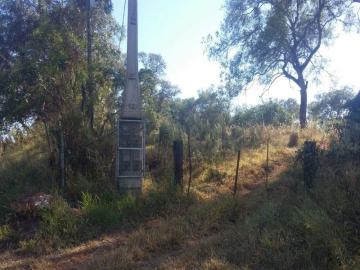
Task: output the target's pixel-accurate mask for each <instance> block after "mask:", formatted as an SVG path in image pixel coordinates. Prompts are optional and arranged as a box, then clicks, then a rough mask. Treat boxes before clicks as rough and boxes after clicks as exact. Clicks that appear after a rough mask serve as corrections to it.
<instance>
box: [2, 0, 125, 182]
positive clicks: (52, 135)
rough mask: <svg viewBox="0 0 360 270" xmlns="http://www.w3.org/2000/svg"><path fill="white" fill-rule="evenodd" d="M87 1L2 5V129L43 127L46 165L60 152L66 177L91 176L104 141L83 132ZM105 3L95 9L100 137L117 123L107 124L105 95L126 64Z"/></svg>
mask: <svg viewBox="0 0 360 270" xmlns="http://www.w3.org/2000/svg"><path fill="white" fill-rule="evenodd" d="M85 3H86V2H85V1H77V0H64V1H44V0H24V1H17V0H9V1H0V85H1V88H0V119H1V122H0V128H1V129H9V128H11V127H12V126H13V125H15V124H17V123H20V124H22V126H23V128H24V127H25V128H26V127H31V126H35V125H37V124H43V126H44V129H45V133H46V139H47V140H48V143H47V144H48V148H49V160H50V159H51V158H52V157H54V158H53V160H54V159H55V157H56V156H60V152H63V155H62V156H65V158H66V159H67V160H66V166H68V167H69V171H71V172H73V173H74V174H76V173H82V174H83V175H87V173H88V172H89V174H90V173H93V172H94V173H96V172H95V169H94V168H95V166H92V164H93V163H92V162H95V158H93V156H94V153H96V151H97V149H95V147H94V143H93V142H94V141H101V140H99V138H96V137H95V136H97V135H98V134H90V132H88V129H87V125H86V123H89V119H87V117H88V116H89V115H87V114H85V115H83V114H82V113H81V107H82V106H81V105H82V103H83V102H82V99H83V98H84V95H83V91H84V88H85V86H86V81H87V78H88V69H87V68H86V64H87V61H86V59H87V55H86V35H85V29H86V27H85V25H86V16H85ZM106 3H109V1H98V6H97V7H96V8H94V9H93V10H92V13H93V14H92V18H93V21H92V26H93V29H94V33H93V52H94V54H93V59H92V60H93V69H92V72H93V75H94V77H93V83H94V85H96V91H94V92H93V93H92V94H91V99H92V100H91V106H92V107H93V108H94V110H93V112H94V115H95V117H94V120H95V121H94V123H95V128H96V130H97V131H98V130H100V132H99V134H102V133H103V132H102V131H103V130H104V127H105V126H106V127H107V128H108V130H111V131H112V130H113V127H114V126H111V125H112V123H115V121H111V122H110V126H109V125H108V123H109V118H110V115H113V116H114V115H115V112H116V111H114V108H115V106H114V103H115V102H116V99H115V98H108V97H109V96H116V93H115V92H116V91H117V89H116V88H115V81H116V79H115V78H117V77H119V76H120V75H119V74H120V72H119V70H121V68H119V67H121V66H123V64H122V63H121V62H120V52H119V50H118V48H117V47H116V45H115V36H116V34H117V32H118V30H119V27H118V25H117V24H116V22H115V20H114V19H113V18H112V17H111V15H110V14H107V13H106V8H104V7H105V6H106V5H107V4H106ZM85 89H86V88H85ZM86 105H87V106H88V105H89V103H87V104H86ZM112 118H115V117H112ZM90 120H91V119H90ZM99 127H101V128H99ZM64 145H65V146H64ZM64 147H65V148H66V149H64ZM98 151H99V153H100V152H101V150H98ZM70 153H71V154H70ZM90 153H91V154H90ZM109 157H110V158H109V159H111V156H109ZM96 162H98V160H96ZM110 162H111V161H110ZM110 162H108V163H110ZM52 164H56V162H52ZM94 179H95V177H94Z"/></svg>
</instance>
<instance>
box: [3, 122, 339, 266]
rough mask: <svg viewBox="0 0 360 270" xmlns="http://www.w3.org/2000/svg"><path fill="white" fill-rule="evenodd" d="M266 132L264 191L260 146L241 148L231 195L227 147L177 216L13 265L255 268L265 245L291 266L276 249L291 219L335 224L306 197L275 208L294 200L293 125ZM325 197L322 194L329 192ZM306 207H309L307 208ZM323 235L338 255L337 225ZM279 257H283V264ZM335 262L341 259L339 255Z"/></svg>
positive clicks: (308, 134) (307, 135)
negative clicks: (215, 177) (116, 238)
mask: <svg viewBox="0 0 360 270" xmlns="http://www.w3.org/2000/svg"><path fill="white" fill-rule="evenodd" d="M267 132H268V134H269V136H270V138H271V140H270V166H271V172H270V177H269V180H270V183H269V185H270V189H269V191H268V192H267V191H266V190H265V185H264V180H265V179H264V176H265V171H264V164H265V160H266V147H265V145H262V146H260V147H258V148H256V149H244V150H243V151H242V157H241V168H240V183H241V186H242V188H241V190H240V192H239V196H237V197H236V198H233V197H232V196H230V194H231V192H232V188H233V181H234V176H235V166H236V160H235V158H236V157H235V153H234V155H230V156H228V157H227V158H226V159H225V160H223V161H222V162H220V163H218V164H217V165H213V166H206V167H205V169H204V170H202V171H200V172H199V173H198V177H197V178H196V179H195V181H194V186H193V188H192V193H193V194H194V195H195V196H196V197H197V199H198V200H197V203H195V204H194V205H192V206H191V207H190V208H189V209H187V211H186V212H184V213H182V214H181V215H179V212H178V211H177V214H171V211H170V212H169V213H168V215H167V216H165V217H160V218H156V220H154V221H152V222H147V223H144V224H142V225H141V226H140V227H139V228H137V229H136V230H134V231H133V232H131V233H128V234H126V237H124V238H123V239H122V240H121V241H120V242H116V243H118V244H116V245H110V249H109V248H106V245H105V244H104V242H100V244H99V242H98V243H97V244H98V248H97V249H95V250H94V251H90V252H88V253H87V252H80V253H79V254H78V256H72V257H70V258H71V260H70V264H69V263H68V264H66V263H64V261H66V258H69V257H66V254H75V255H76V252H75V251H76V250H75V249H71V250H68V252H64V253H61V254H59V256H58V258H59V260H58V261H57V263H56V264H55V263H54V260H53V257H48V256H44V257H42V258H36V259H34V258H29V259H28V260H27V261H25V262H24V261H22V262H21V263H20V264H18V265H21V264H22V265H31V266H32V267H33V268H32V269H74V268H76V269H90V270H91V269H94V270H95V269H104V270H106V269H206V270H210V269H214V270H215V269H219V270H222V269H223V270H227V269H254V267H255V268H256V267H260V266H261V265H264V264H266V263H269V262H268V261H266V260H265V261H261V260H262V259H263V258H264V256H267V255H266V254H267V253H266V252H267V250H270V251H273V252H274V253H272V254H268V255H269V256H275V257H276V256H277V257H276V258H282V259H283V260H284V265H291V263H292V262H291V256H290V255H289V254H288V253H286V252H285V253H284V254H287V256H289V258H285V257H284V256H282V257H281V256H280V255H279V254H281V252H284V251H281V250H282V249H283V248H284V247H287V246H286V245H288V244H289V242H288V241H290V240H291V239H292V238H294V237H295V236H294V235H293V234H291V232H292V230H293V228H294V226H295V227H296V226H302V223H299V224H300V225H298V223H296V220H298V219H299V220H300V221H301V222H303V221H304V222H310V223H309V224H310V225H309V226H313V227H311V228H314V233H316V232H318V230H322V229H324V226H325V227H326V226H329V225H331V226H332V225H333V226H334V228H335V227H336V226H335V225H334V224H333V223H332V221H331V219H329V217H328V215H327V213H324V212H323V211H322V210H321V209H320V208H317V207H316V204H314V203H313V201H309V202H306V203H305V204H300V205H299V206H297V207H298V208H294V209H298V212H296V213H295V214H291V213H292V210H293V208H291V209H290V208H289V209H288V208H286V207H285V208H283V207H282V205H285V206H286V205H287V204H292V203H294V201H293V200H292V197H293V192H294V189H296V188H297V187H296V185H295V183H297V182H298V179H299V175H298V173H297V171H296V170H292V169H291V168H292V167H293V166H294V164H293V157H294V155H295V154H296V153H295V152H296V150H295V149H292V148H288V147H287V144H288V140H289V137H290V135H291V134H292V133H293V132H294V131H293V130H292V129H277V130H268V131H267ZM309 139H315V140H317V141H319V142H321V145H327V141H328V139H327V137H326V136H325V135H324V134H323V133H321V132H320V131H318V130H316V129H314V128H311V129H308V130H305V131H301V132H300V133H299V144H300V145H301V144H302V143H303V142H304V141H305V140H309ZM209 171H215V172H216V171H217V172H219V175H220V176H225V177H223V178H225V179H224V181H222V179H221V178H222V177H220V178H219V179H220V181H211V179H209V177H208V176H209ZM145 186H146V189H147V190H148V189H151V183H150V181H146V185H145ZM325 198H328V195H327V196H325ZM325 198H323V199H324V200H325ZM296 199H297V198H295V200H296ZM339 200H340V199H339ZM309 209H314V211H310V210H309ZM279 213H282V214H283V215H285V216H286V215H288V216H289V218H290V219H292V220H293V222H294V223H291V224H290V225H289V227H286V226H285V227H284V226H283V225H284V224H283V223H284V220H283V219H277V214H279ZM319 213H320V214H319ZM314 215H315V217H316V216H320V219H316V218H314ZM265 221H270V224H266V223H265V224H264V225H262V222H265ZM311 222H313V223H311ZM262 226H264V228H265V230H266V231H265V233H259V230H260V229H259V228H262ZM291 226H293V227H291ZM277 228H278V229H277ZM311 232H312V231H311ZM325 233H327V234H328V235H329V236H331V237H333V238H334V239H335V240H334V242H331V243H335V244H336V245H337V246H338V247H339V248H338V249H339V253H338V254H339V256H340V255H341V256H342V255H343V253H342V248H341V245H342V242H341V241H340V242H339V241H338V240H337V239H338V238H337V237H338V234H337V231H333V230H331V229H328V230H325ZM282 234H284V235H285V236H284V237H285V238H284V240H283V242H281V241H279V240H276V241H275V240H274V237H275V238H276V237H279V236H281V235H282ZM324 237H325V236H324ZM276 239H277V238H276ZM289 239H290V240H289ZM319 239H320V240H319V241H323V240H324V241H325V240H326V239H327V238H324V239H323V238H319ZM259 241H260V242H259ZM326 241H327V240H326ZM309 243H310V244H311V243H312V242H309ZM329 243H330V242H329ZM97 244H96V243H95V242H89V244H88V245H86V247H87V248H90V249H91V247H95V246H96V245H97ZM331 245H332V244H331ZM278 251H279V252H278ZM232 252H233V253H232ZM302 252H303V253H302ZM236 254H238V255H239V254H240V255H241V256H242V258H243V260H244V261H243V263H240V262H239V261H236V259H234V258H235V257H236V256H237V255H236ZM264 254H265V255H264ZM240 255H239V256H240ZM234 256H235V257H234ZM301 256H303V258H304V260H305V262H308V260H309V256H310V255H309V254H308V253H306V252H304V251H303V250H299V258H301ZM3 258H4V259H5V258H7V260H8V262H7V263H8V265H10V264H9V263H11V259H10V258H11V255H9V257H3ZM61 258H62V259H61ZM285 259H286V260H288V261H287V262H285ZM341 260H343V258H342V257H341ZM274 265H276V263H274ZM295 265H296V264H295ZM299 265H301V264H299ZM1 267H4V264H3V265H2V266H1ZM1 267H0V268H1ZM260 268H261V267H260ZM14 269H15V268H14ZM256 269H259V268H256ZM308 269H311V268H308Z"/></svg>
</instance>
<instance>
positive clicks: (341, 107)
mask: <svg viewBox="0 0 360 270" xmlns="http://www.w3.org/2000/svg"><path fill="white" fill-rule="evenodd" d="M353 98H354V93H353V91H352V90H351V89H349V88H344V89H342V90H334V91H331V92H328V93H324V94H320V95H316V96H315V101H314V102H312V103H311V104H310V105H309V110H310V115H311V117H312V118H313V119H314V120H317V121H319V123H320V124H322V125H324V124H326V123H328V124H330V122H331V121H336V120H341V119H344V117H346V115H347V112H348V108H347V106H346V105H347V104H348V103H349V102H350V100H352V99H353Z"/></svg>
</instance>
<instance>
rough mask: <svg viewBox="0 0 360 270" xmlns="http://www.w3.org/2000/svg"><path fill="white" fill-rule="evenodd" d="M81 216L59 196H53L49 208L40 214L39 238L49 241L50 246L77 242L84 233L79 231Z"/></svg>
mask: <svg viewBox="0 0 360 270" xmlns="http://www.w3.org/2000/svg"><path fill="white" fill-rule="evenodd" d="M81 222H82V220H81V217H80V215H79V214H77V213H76V212H75V211H74V210H72V209H71V208H70V206H69V205H68V204H67V203H66V202H65V201H64V200H63V199H62V198H60V197H55V199H54V201H53V203H52V206H51V208H50V209H49V210H44V211H43V213H42V215H41V224H40V230H39V236H38V239H39V240H43V241H45V242H47V241H49V243H48V244H49V245H50V247H51V248H55V249H56V248H61V247H65V246H67V245H71V244H75V243H77V242H78V241H79V240H80V239H81V238H82V235H84V232H81V231H80V228H81Z"/></svg>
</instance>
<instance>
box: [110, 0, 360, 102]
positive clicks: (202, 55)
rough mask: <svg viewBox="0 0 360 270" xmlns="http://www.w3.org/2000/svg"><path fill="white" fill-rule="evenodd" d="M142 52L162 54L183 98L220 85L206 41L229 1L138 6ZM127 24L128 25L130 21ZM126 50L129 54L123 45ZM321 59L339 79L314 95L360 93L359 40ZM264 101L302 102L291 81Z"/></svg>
mask: <svg viewBox="0 0 360 270" xmlns="http://www.w3.org/2000/svg"><path fill="white" fill-rule="evenodd" d="M124 1H125V0H113V3H114V16H115V18H116V19H117V20H118V21H119V22H120V23H121V21H122V14H123V6H124ZM138 3H139V50H140V51H143V52H147V53H149V52H151V53H158V54H160V55H162V56H163V58H164V59H165V61H166V63H167V79H168V80H170V81H171V82H172V83H173V84H176V85H178V86H179V87H180V89H181V90H182V97H191V96H196V94H197V91H198V90H199V89H206V88H207V87H209V86H210V85H211V84H219V83H220V67H219V65H218V64H217V63H216V62H213V61H210V60H208V57H207V54H206V52H205V45H204V44H203V43H202V40H203V38H205V37H206V36H207V35H208V34H212V33H214V32H215V31H216V30H218V29H219V26H220V24H221V20H222V18H223V14H224V10H223V8H222V6H223V4H224V0H138ZM125 22H126V20H125ZM122 48H123V49H125V48H126V44H125V43H123V45H122ZM321 53H322V54H323V55H324V56H326V57H327V58H328V59H330V60H331V61H330V62H329V64H328V66H327V69H328V71H329V72H330V73H332V74H333V75H335V76H336V78H335V79H333V80H330V79H329V78H328V77H323V78H322V84H321V85H316V84H311V85H310V88H309V92H310V101H311V100H312V99H313V96H314V94H316V93H319V92H323V91H326V90H328V89H329V88H330V86H331V85H332V84H333V83H335V84H336V85H337V86H338V87H341V86H343V85H349V86H351V87H353V88H355V89H356V90H360V35H359V34H357V33H353V34H341V35H340V37H339V38H338V39H337V40H336V42H334V44H333V46H332V47H331V48H324V49H322V50H321ZM262 90H263V87H261V86H259V85H256V84H255V85H254V86H253V87H252V88H251V89H249V91H248V92H247V93H243V94H242V95H240V96H239V98H237V99H236V100H235V105H236V104H256V103H258V102H260V101H261V100H260V99H259V95H260V94H261V93H262ZM264 97H265V98H270V97H272V98H288V97H293V98H296V99H299V93H298V90H297V88H296V86H292V85H291V84H289V82H288V81H287V80H286V79H281V80H279V81H278V82H277V83H275V84H274V85H273V86H272V88H271V90H270V91H269V92H268V93H267V94H266V95H265V96H264Z"/></svg>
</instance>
